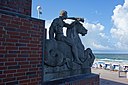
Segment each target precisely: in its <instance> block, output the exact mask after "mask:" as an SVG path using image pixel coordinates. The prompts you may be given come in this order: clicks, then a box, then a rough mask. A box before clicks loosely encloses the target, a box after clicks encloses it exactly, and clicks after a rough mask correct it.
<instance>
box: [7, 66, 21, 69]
mask: <svg viewBox="0 0 128 85" xmlns="http://www.w3.org/2000/svg"><path fill="white" fill-rule="evenodd" d="M19 68H20V66H19V65H15V66H8V69H19Z"/></svg>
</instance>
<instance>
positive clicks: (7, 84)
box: [6, 80, 19, 85]
mask: <svg viewBox="0 0 128 85" xmlns="http://www.w3.org/2000/svg"><path fill="white" fill-rule="evenodd" d="M6 85H19V84H18V81H16V80H14V81H11V82H7V83H6Z"/></svg>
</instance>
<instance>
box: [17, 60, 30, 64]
mask: <svg viewBox="0 0 128 85" xmlns="http://www.w3.org/2000/svg"><path fill="white" fill-rule="evenodd" d="M18 64H19V65H27V64H29V62H28V61H22V62H18Z"/></svg>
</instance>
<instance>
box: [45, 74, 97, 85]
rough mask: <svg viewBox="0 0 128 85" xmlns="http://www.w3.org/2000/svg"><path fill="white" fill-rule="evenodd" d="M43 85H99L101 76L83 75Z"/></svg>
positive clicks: (47, 82)
mask: <svg viewBox="0 0 128 85" xmlns="http://www.w3.org/2000/svg"><path fill="white" fill-rule="evenodd" d="M43 85H99V75H97V74H81V75H77V76H72V77H67V78H62V79H56V80H51V81H46V82H44V84H43Z"/></svg>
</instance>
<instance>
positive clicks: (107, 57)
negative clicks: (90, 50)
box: [94, 54, 128, 65]
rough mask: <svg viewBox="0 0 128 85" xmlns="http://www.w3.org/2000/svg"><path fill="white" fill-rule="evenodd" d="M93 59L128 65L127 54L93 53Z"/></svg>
mask: <svg viewBox="0 0 128 85" xmlns="http://www.w3.org/2000/svg"><path fill="white" fill-rule="evenodd" d="M94 55H95V60H97V61H103V62H116V63H124V64H127V65H128V54H94Z"/></svg>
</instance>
